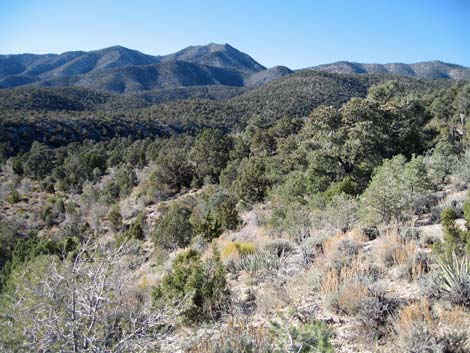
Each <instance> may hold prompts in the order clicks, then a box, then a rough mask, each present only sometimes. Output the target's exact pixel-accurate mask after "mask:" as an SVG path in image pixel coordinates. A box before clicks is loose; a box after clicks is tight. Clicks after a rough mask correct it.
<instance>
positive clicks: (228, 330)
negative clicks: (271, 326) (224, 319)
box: [187, 320, 274, 353]
mask: <svg viewBox="0 0 470 353" xmlns="http://www.w3.org/2000/svg"><path fill="white" fill-rule="evenodd" d="M273 349H274V347H273V336H272V333H271V332H270V331H269V330H268V329H266V328H264V327H259V326H254V325H250V324H248V323H247V322H246V321H243V320H230V321H229V322H228V323H227V325H226V326H225V327H224V328H223V330H222V331H221V332H220V334H219V335H216V336H214V335H208V336H206V337H204V338H203V339H202V340H200V341H199V342H198V343H196V344H195V345H194V346H193V347H191V348H190V349H189V350H188V351H187V352H188V353H255V352H256V353H270V352H273Z"/></svg>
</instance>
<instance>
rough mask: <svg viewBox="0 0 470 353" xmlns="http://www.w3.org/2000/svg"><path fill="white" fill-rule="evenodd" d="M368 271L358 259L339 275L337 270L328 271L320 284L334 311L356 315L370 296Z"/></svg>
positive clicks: (323, 294) (321, 292)
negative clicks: (367, 282)
mask: <svg viewBox="0 0 470 353" xmlns="http://www.w3.org/2000/svg"><path fill="white" fill-rule="evenodd" d="M367 270H368V269H367V267H365V266H364V264H363V263H362V262H360V261H359V260H358V259H356V260H355V261H354V262H353V264H352V265H351V266H350V267H343V268H342V269H341V271H340V272H339V273H338V271H335V270H330V271H328V272H327V273H326V274H325V276H324V278H323V280H322V282H321V284H320V294H322V296H323V297H324V299H325V300H326V301H327V304H328V305H330V306H331V307H333V308H334V309H336V310H338V311H340V312H345V313H347V314H353V313H356V312H357V310H358V309H359V308H360V305H361V303H362V302H363V300H364V299H365V298H366V297H368V296H369V294H370V292H369V288H368V286H367V285H366V284H365V279H366V277H367V272H368V271H367Z"/></svg>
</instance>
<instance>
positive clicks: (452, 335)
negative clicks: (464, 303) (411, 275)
mask: <svg viewBox="0 0 470 353" xmlns="http://www.w3.org/2000/svg"><path fill="white" fill-rule="evenodd" d="M469 327H470V314H469V313H468V311H465V309H463V308H462V307H458V306H455V307H453V308H452V309H444V308H441V307H437V308H433V307H432V306H431V304H430V302H429V301H428V300H426V299H423V300H421V301H419V302H415V303H411V304H409V305H407V306H405V307H404V308H402V309H401V311H400V312H399V314H398V316H397V317H396V319H395V322H394V330H395V336H396V337H395V338H396V341H397V343H398V345H399V348H398V349H397V352H398V351H399V352H403V351H406V352H455V353H468V352H470V333H469Z"/></svg>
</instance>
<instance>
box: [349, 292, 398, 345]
mask: <svg viewBox="0 0 470 353" xmlns="http://www.w3.org/2000/svg"><path fill="white" fill-rule="evenodd" d="M397 307H398V303H397V302H396V301H394V300H391V299H388V298H387V297H386V296H385V295H384V293H382V292H374V293H372V292H371V295H369V296H367V297H366V298H364V300H362V302H361V305H360V308H359V311H358V313H357V319H358V321H359V322H360V323H361V324H362V326H363V328H364V331H365V332H366V333H367V334H368V335H369V336H371V338H374V339H376V338H381V337H383V336H384V335H385V334H386V333H387V330H388V327H387V323H388V319H389V318H390V316H391V315H392V314H393V313H394V311H395V310H396V308H397Z"/></svg>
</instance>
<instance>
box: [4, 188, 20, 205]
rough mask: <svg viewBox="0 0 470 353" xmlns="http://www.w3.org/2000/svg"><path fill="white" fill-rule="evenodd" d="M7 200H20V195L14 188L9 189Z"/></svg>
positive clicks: (12, 201) (16, 201)
mask: <svg viewBox="0 0 470 353" xmlns="http://www.w3.org/2000/svg"><path fill="white" fill-rule="evenodd" d="M7 201H8V202H9V203H11V204H14V203H18V202H20V201H21V195H20V193H19V192H18V190H16V189H11V191H10V192H9V193H8V196H7Z"/></svg>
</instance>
